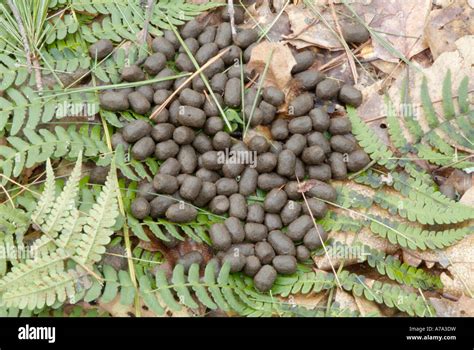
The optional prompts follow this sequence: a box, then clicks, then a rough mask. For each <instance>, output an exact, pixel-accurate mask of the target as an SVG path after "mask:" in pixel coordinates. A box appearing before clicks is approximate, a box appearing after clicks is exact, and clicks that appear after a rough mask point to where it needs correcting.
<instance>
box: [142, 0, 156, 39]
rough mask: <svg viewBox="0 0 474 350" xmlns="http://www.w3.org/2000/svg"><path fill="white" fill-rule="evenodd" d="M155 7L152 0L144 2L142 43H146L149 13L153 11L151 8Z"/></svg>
mask: <svg viewBox="0 0 474 350" xmlns="http://www.w3.org/2000/svg"><path fill="white" fill-rule="evenodd" d="M154 7H155V1H154V0H148V3H147V4H146V18H145V23H144V24H143V33H142V43H143V44H144V43H146V37H147V35H148V26H149V24H150V19H151V15H152V13H153V8H154Z"/></svg>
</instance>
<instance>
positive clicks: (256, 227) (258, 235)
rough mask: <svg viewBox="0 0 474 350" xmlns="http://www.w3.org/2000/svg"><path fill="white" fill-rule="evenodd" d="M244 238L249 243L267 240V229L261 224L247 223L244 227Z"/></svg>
mask: <svg viewBox="0 0 474 350" xmlns="http://www.w3.org/2000/svg"><path fill="white" fill-rule="evenodd" d="M244 230H245V238H246V239H247V241H250V242H254V243H255V242H260V241H263V240H264V239H265V238H267V234H268V229H267V227H266V226H265V225H263V224H257V223H254V222H248V223H246V224H245V226H244Z"/></svg>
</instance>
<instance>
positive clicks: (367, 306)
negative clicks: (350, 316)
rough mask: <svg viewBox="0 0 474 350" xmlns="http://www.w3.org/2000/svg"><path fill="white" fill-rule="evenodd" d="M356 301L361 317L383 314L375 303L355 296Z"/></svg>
mask: <svg viewBox="0 0 474 350" xmlns="http://www.w3.org/2000/svg"><path fill="white" fill-rule="evenodd" d="M354 300H355V302H356V304H357V309H359V312H360V314H361V316H367V315H374V314H378V315H380V314H381V311H380V308H379V306H378V305H377V303H376V302H375V301H370V300H367V299H366V298H363V297H358V296H356V295H354Z"/></svg>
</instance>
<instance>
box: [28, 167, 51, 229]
mask: <svg viewBox="0 0 474 350" xmlns="http://www.w3.org/2000/svg"><path fill="white" fill-rule="evenodd" d="M55 197H56V188H55V183H54V172H53V167H52V166H51V161H50V160H49V159H48V160H47V161H46V182H45V186H44V190H43V193H42V194H41V197H40V199H39V200H38V203H37V205H36V208H35V209H34V211H33V213H32V214H31V220H32V221H33V222H34V223H36V225H39V226H41V225H43V224H44V223H45V221H46V218H47V215H48V214H49V213H50V212H51V209H52V208H53V205H54V198H55Z"/></svg>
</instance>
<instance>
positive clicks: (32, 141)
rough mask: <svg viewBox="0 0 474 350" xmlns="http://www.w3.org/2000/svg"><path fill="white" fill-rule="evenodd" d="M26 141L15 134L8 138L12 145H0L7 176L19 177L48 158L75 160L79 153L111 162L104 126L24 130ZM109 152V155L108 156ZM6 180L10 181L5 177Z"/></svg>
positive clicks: (0, 161)
mask: <svg viewBox="0 0 474 350" xmlns="http://www.w3.org/2000/svg"><path fill="white" fill-rule="evenodd" d="M23 133H24V134H25V137H26V141H25V140H23V139H21V138H19V137H16V136H10V137H7V141H8V143H9V144H10V146H3V145H2V146H0V157H1V158H0V171H2V172H3V174H4V175H5V176H7V177H10V176H11V175H13V176H18V175H19V174H20V173H21V172H22V171H23V169H24V168H25V167H32V166H33V165H34V164H36V163H42V162H45V161H47V159H48V158H53V159H56V158H62V157H65V158H67V159H75V158H77V156H78V155H79V152H81V151H82V152H83V154H84V155H85V156H87V157H98V156H100V155H104V156H106V157H104V159H103V160H102V161H103V162H104V163H107V161H109V162H110V159H111V157H110V153H109V150H108V148H107V145H106V143H105V141H104V140H103V138H102V136H101V127H100V125H96V126H93V127H91V128H90V127H89V126H88V125H85V127H82V128H81V129H80V130H79V131H77V130H76V127H75V126H74V125H71V126H69V127H68V128H67V129H64V128H62V127H60V126H56V127H55V128H54V133H52V132H51V131H49V130H48V129H40V130H39V131H38V132H36V131H33V130H31V129H23ZM107 155H108V157H107ZM2 181H3V183H5V182H6V181H7V180H6V179H3V180H2Z"/></svg>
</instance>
